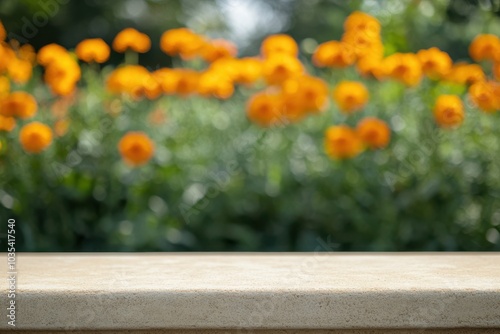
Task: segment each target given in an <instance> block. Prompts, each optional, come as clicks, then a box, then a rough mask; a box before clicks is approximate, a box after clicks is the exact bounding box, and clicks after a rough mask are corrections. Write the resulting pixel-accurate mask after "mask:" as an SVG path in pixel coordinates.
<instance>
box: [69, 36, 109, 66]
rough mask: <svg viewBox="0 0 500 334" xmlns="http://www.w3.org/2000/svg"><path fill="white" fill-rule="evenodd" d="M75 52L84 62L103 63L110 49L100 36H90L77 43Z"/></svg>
mask: <svg viewBox="0 0 500 334" xmlns="http://www.w3.org/2000/svg"><path fill="white" fill-rule="evenodd" d="M75 52H76V55H77V56H78V58H79V59H80V60H83V61H84V62H87V63H90V62H96V63H104V62H106V61H107V60H108V59H109V54H110V49H109V46H108V44H106V42H104V41H103V40H102V39H101V38H92V39H86V40H83V41H81V42H80V43H78V45H77V46H76V49H75Z"/></svg>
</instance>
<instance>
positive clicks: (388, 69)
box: [383, 53, 422, 86]
mask: <svg viewBox="0 0 500 334" xmlns="http://www.w3.org/2000/svg"><path fill="white" fill-rule="evenodd" d="M383 66H384V73H385V75H387V76H389V77H390V78H393V79H396V80H399V81H401V82H403V83H404V84H405V85H407V86H416V85H418V84H419V83H420V80H421V79H422V65H421V64H420V60H419V59H418V57H417V56H416V55H414V54H413V53H395V54H393V55H391V56H389V57H387V58H385V59H384V65H383Z"/></svg>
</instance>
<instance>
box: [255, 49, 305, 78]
mask: <svg viewBox="0 0 500 334" xmlns="http://www.w3.org/2000/svg"><path fill="white" fill-rule="evenodd" d="M303 72H304V67H303V66H302V63H301V62H300V61H299V60H298V59H297V58H295V57H291V56H286V55H285V54H274V55H272V56H270V57H269V58H267V59H265V60H264V64H263V68H262V73H263V75H264V78H265V79H266V82H267V83H268V84H270V85H277V84H281V83H282V82H284V81H285V80H287V79H289V78H292V77H294V76H298V75H300V74H302V73H303Z"/></svg>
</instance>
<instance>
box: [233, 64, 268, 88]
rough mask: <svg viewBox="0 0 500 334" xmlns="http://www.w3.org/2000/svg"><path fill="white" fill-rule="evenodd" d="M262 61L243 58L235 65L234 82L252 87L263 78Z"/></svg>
mask: <svg viewBox="0 0 500 334" xmlns="http://www.w3.org/2000/svg"><path fill="white" fill-rule="evenodd" d="M262 67H263V66H262V61H260V60H259V59H257V58H242V59H239V60H238V61H237V62H236V63H235V71H234V77H233V80H234V82H236V83H240V84H246V85H251V84H253V83H255V82H256V81H258V80H259V79H261V78H262Z"/></svg>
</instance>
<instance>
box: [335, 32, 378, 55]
mask: <svg viewBox="0 0 500 334" xmlns="http://www.w3.org/2000/svg"><path fill="white" fill-rule="evenodd" d="M342 43H344V44H346V45H348V46H349V47H350V50H351V52H353V53H354V54H355V55H356V57H364V56H367V55H370V54H373V55H374V56H375V55H376V56H379V57H381V56H382V55H383V53H384V46H383V44H382V41H381V40H380V36H378V35H376V34H372V33H369V32H367V31H360V30H354V31H347V32H345V33H344V35H343V36H342Z"/></svg>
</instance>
